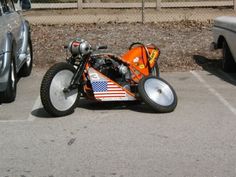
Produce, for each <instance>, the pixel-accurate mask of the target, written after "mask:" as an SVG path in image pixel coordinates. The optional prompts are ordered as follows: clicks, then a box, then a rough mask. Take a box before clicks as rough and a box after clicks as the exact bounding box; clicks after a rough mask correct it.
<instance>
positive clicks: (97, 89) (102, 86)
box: [92, 81, 126, 99]
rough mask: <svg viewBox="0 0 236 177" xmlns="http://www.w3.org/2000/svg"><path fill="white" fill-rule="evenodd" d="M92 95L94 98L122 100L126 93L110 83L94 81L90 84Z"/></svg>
mask: <svg viewBox="0 0 236 177" xmlns="http://www.w3.org/2000/svg"><path fill="white" fill-rule="evenodd" d="M92 87H93V93H94V96H95V98H97V99H102V98H112V97H113V98H122V97H123V98H124V97H126V92H125V91H124V90H123V89H122V88H121V87H119V86H118V85H116V84H114V83H113V82H111V81H96V82H92Z"/></svg>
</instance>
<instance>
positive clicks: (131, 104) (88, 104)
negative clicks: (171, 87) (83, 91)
mask: <svg viewBox="0 0 236 177" xmlns="http://www.w3.org/2000/svg"><path fill="white" fill-rule="evenodd" d="M80 108H83V109H87V110H93V111H101V110H131V111H135V112H140V113H155V114H156V112H154V111H153V110H152V109H151V108H150V107H148V106H147V105H146V104H145V103H143V102H141V101H119V102H117V101H109V102H98V101H92V100H86V99H81V100H80V101H79V103H78V105H77V108H76V109H80ZM31 114H32V115H33V116H35V117H37V118H61V117H53V116H51V115H50V114H48V113H47V112H46V111H45V109H44V108H43V107H40V108H37V109H35V110H33V111H32V112H31Z"/></svg>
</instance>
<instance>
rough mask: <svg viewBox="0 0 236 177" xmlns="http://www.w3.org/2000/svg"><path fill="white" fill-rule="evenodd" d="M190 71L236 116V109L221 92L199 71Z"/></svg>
mask: <svg viewBox="0 0 236 177" xmlns="http://www.w3.org/2000/svg"><path fill="white" fill-rule="evenodd" d="M190 73H192V74H193V76H195V77H196V78H197V79H198V80H199V82H201V83H202V84H203V85H204V86H205V87H206V88H207V89H208V90H209V91H210V92H211V93H212V94H213V95H215V96H216V97H217V98H218V99H219V101H220V102H221V103H222V104H223V105H225V106H226V107H227V108H228V109H229V110H230V111H231V112H232V113H233V114H234V115H235V116H236V109H235V108H234V107H233V106H232V105H231V104H230V103H229V102H228V101H227V100H226V99H225V98H224V97H223V96H222V95H221V94H220V93H218V92H217V91H216V90H215V89H214V88H212V87H211V86H210V85H209V84H208V83H207V82H206V81H205V80H204V79H203V78H202V77H201V76H200V75H199V74H198V73H196V72H195V71H190Z"/></svg>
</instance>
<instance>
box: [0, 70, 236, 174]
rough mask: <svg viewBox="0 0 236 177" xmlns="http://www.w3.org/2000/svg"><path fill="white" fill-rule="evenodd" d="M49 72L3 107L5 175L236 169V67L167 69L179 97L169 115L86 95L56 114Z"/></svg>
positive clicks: (0, 149)
mask: <svg viewBox="0 0 236 177" xmlns="http://www.w3.org/2000/svg"><path fill="white" fill-rule="evenodd" d="M44 73H45V71H44V70H34V72H33V74H32V75H31V76H30V77H28V78H22V79H20V81H19V82H18V93H17V98H16V101H15V102H14V103H11V104H2V105H1V106H0V112H1V114H0V139H1V141H0V154H1V156H0V174H1V175H0V176H3V177H5V176H8V177H108V176H109V177H112V176H114V177H116V176H117V177H159V176H160V177H165V176H173V177H184V176H186V177H203V176H204V177H205V176H206V177H235V176H236V168H235V167H236V138H235V134H236V129H235V127H236V99H235V95H236V75H235V74H226V73H224V72H222V71H220V70H216V71H191V72H179V73H163V74H162V77H163V78H164V79H165V80H167V81H168V82H169V83H170V84H171V85H172V86H173V87H174V89H175V90H176V92H177V95H178V100H179V102H178V105H177V108H176V110H175V111H174V112H172V113H168V114H157V113H153V112H152V111H151V110H150V109H149V108H148V107H147V106H146V105H144V104H139V103H134V104H132V103H129V104H126V103H112V104H111V103H97V102H91V101H87V100H81V101H80V103H79V106H78V108H77V109H76V110H75V112H74V113H73V114H71V115H69V116H66V117H61V118H52V117H50V116H49V115H48V114H47V113H46V112H45V111H44V109H43V108H42V105H41V102H40V99H39V88H40V83H41V79H42V76H43V74H44Z"/></svg>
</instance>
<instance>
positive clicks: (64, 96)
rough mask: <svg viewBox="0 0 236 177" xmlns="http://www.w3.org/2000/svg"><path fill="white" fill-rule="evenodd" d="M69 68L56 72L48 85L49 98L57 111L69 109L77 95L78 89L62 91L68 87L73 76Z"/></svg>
mask: <svg viewBox="0 0 236 177" xmlns="http://www.w3.org/2000/svg"><path fill="white" fill-rule="evenodd" d="M73 75H74V74H73V72H71V71H70V70H62V71H60V72H58V73H57V74H56V75H55V76H54V78H53V80H52V82H51V85H50V100H51V103H52V105H53V106H54V107H55V108H56V109H57V110H59V111H65V110H68V109H70V108H71V107H72V106H73V104H74V103H75V101H76V99H77V96H78V89H74V90H72V91H69V92H64V89H65V88H68V87H69V85H70V81H71V79H72V77H73Z"/></svg>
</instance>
